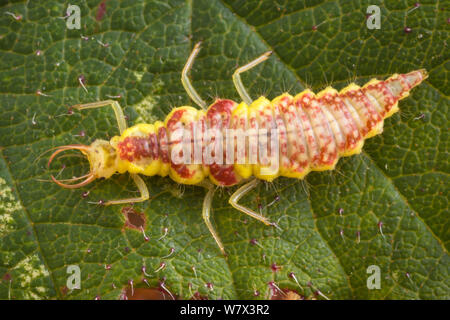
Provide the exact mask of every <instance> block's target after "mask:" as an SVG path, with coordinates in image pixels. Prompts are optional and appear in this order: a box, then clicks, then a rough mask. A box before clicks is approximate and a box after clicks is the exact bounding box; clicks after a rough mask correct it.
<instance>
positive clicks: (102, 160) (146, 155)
mask: <svg viewBox="0 0 450 320" xmlns="http://www.w3.org/2000/svg"><path fill="white" fill-rule="evenodd" d="M198 51H199V44H197V45H196V46H195V48H194V50H193V51H192V53H191V55H190V57H189V59H188V61H187V63H186V65H185V67H184V69H183V72H182V78H181V79H182V83H183V85H184V87H185V89H186V91H187V93H188V94H189V96H190V97H191V98H192V100H193V101H195V102H196V103H197V104H198V105H199V106H200V107H201V108H202V109H201V110H199V109H196V108H193V107H189V106H183V107H179V108H175V109H173V110H172V111H171V112H170V113H169V115H167V117H166V119H165V121H164V122H161V121H156V122H155V123H153V124H137V125H135V126H132V127H130V128H127V124H126V121H125V116H124V115H123V112H122V109H121V107H120V105H119V104H118V103H117V102H116V101H113V100H106V101H100V102H94V103H88V104H83V105H76V106H73V108H74V109H78V110H82V109H90V108H98V107H104V106H111V107H112V108H113V110H114V112H115V115H116V119H117V122H118V127H119V131H120V136H115V137H113V138H112V139H111V140H110V141H105V140H100V139H97V140H95V141H94V142H93V143H92V144H91V145H90V146H86V145H67V146H61V147H57V148H56V149H57V150H56V151H55V152H54V153H53V154H52V155H51V157H50V159H49V161H48V165H50V163H51V162H52V160H53V159H54V158H55V157H56V155H58V154H59V153H60V152H63V151H66V150H70V149H76V150H80V151H81V152H82V153H84V154H85V155H86V156H87V158H88V160H89V163H90V167H91V170H90V172H89V173H88V174H87V175H84V176H82V177H78V178H72V179H68V180H65V181H70V182H74V181H78V180H80V179H82V178H86V179H85V180H84V181H82V182H79V183H74V184H65V183H63V182H62V180H57V179H56V178H55V177H53V176H52V180H53V181H54V182H55V183H57V184H58V185H60V186H62V187H64V188H71V189H74V188H80V187H83V186H85V185H87V184H89V183H90V182H92V181H93V180H95V179H96V178H109V177H111V176H112V175H113V174H115V173H125V172H129V173H130V174H131V177H132V179H133V180H134V182H135V184H136V186H137V187H138V188H139V191H140V194H141V195H140V197H137V198H129V199H120V200H109V201H106V202H104V201H102V202H101V203H102V204H104V205H112V204H125V203H134V202H140V201H145V200H147V199H149V197H150V195H149V192H148V189H147V186H146V184H145V183H144V181H143V180H142V179H141V178H140V176H139V174H142V175H146V176H153V175H160V176H167V175H168V176H170V178H172V179H173V180H174V181H176V182H178V183H181V184H191V185H199V186H203V187H205V188H207V190H208V192H207V194H206V196H205V199H204V201H203V210H202V215H203V219H204V221H205V223H206V225H207V227H208V229H209V231H210V232H211V234H212V236H213V237H214V239H215V241H216V243H217V244H218V246H219V248H220V249H221V251H222V253H224V254H225V248H224V246H223V244H222V242H221V240H220V238H219V236H218V235H217V233H216V232H215V229H214V228H213V226H212V224H211V222H210V212H211V203H212V198H213V195H214V191H215V187H214V184H215V185H218V186H223V187H230V186H234V185H237V184H240V183H243V185H242V186H241V187H239V188H238V189H237V190H236V191H235V192H234V193H233V195H232V196H231V197H230V199H229V203H230V204H231V205H232V206H233V207H234V208H236V209H237V210H239V211H241V212H243V213H245V214H248V215H249V216H251V217H253V218H255V219H257V220H259V221H261V222H263V223H264V224H266V225H270V226H275V227H277V225H276V224H275V223H273V222H270V220H269V219H268V218H267V217H264V216H263V215H261V214H259V213H257V212H255V211H253V210H252V209H250V208H247V207H244V206H242V205H240V204H239V203H238V201H239V199H240V198H242V197H243V196H244V195H245V194H246V193H248V192H249V191H250V190H252V189H253V188H255V187H256V186H257V184H258V182H259V180H266V181H272V180H273V179H275V178H277V177H279V176H285V177H290V178H297V179H302V178H304V177H305V175H307V174H308V173H309V172H310V171H323V170H332V169H333V168H334V167H335V165H336V163H337V161H338V159H339V157H341V156H350V155H353V154H357V153H359V152H361V149H362V146H363V144H364V140H365V139H367V138H370V137H372V136H374V135H376V134H379V133H381V132H382V130H383V121H384V119H386V118H387V117H389V116H391V115H392V114H393V113H395V112H396V111H398V106H397V104H398V101H399V100H401V99H403V98H405V97H406V96H408V94H409V92H410V90H411V89H412V88H413V87H415V86H417V85H419V84H420V83H421V82H422V81H423V80H424V79H426V78H427V76H428V75H427V73H426V71H425V70H423V69H421V70H417V71H413V72H410V73H407V74H395V75H393V76H391V77H390V78H389V79H387V80H385V81H380V80H375V79H374V80H371V81H370V82H369V83H367V84H366V85H365V86H364V87H362V88H360V87H358V86H357V85H356V84H350V85H349V86H347V87H346V88H344V89H343V90H341V91H340V92H337V91H336V90H335V89H333V88H331V87H328V88H326V89H324V90H323V91H321V92H319V93H318V94H317V95H316V94H314V93H313V92H312V91H310V90H305V91H303V92H301V93H300V94H297V95H296V96H295V97H292V96H291V95H289V94H287V93H285V94H282V95H281V96H279V97H276V98H275V99H273V100H272V101H269V100H267V99H266V98H264V97H260V98H259V99H257V100H255V101H252V100H251V98H250V97H249V95H248V93H247V91H246V90H245V87H244V86H243V84H242V81H241V79H240V73H242V72H244V71H247V70H248V69H250V68H252V67H254V66H255V65H257V64H258V63H260V62H262V61H265V60H266V59H267V58H268V57H269V55H270V52H267V53H265V54H263V55H262V56H260V57H258V58H257V59H255V60H254V61H251V62H250V63H248V64H247V65H245V66H243V67H240V68H238V69H237V70H236V72H235V73H234V75H233V81H234V83H235V86H236V89H237V91H238V92H239V94H240V96H241V97H242V100H243V101H244V102H241V103H240V104H238V103H236V102H234V101H232V100H228V99H218V100H216V101H215V102H214V103H213V104H212V105H210V106H209V107H208V108H206V103H205V102H204V101H203V100H202V99H201V98H200V96H199V95H198V93H197V92H196V91H195V89H194V88H193V86H192V85H191V83H190V80H189V78H188V76H187V74H188V72H189V70H190V68H191V66H192V63H193V60H194V58H195V56H196V55H197V53H198ZM274 164H276V165H275V166H274ZM252 176H254V177H255V178H256V179H254V178H253V179H251V177H252ZM210 181H211V182H212V183H211V182H210Z"/></svg>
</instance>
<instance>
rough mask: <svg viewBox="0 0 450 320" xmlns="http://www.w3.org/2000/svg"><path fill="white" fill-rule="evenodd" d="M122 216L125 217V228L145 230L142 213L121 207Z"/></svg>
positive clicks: (144, 220)
mask: <svg viewBox="0 0 450 320" xmlns="http://www.w3.org/2000/svg"><path fill="white" fill-rule="evenodd" d="M122 214H123V215H124V216H125V219H126V221H125V227H126V228H131V229H136V230H142V229H145V225H146V218H145V214H144V213H143V212H138V211H136V210H134V208H133V207H123V208H122Z"/></svg>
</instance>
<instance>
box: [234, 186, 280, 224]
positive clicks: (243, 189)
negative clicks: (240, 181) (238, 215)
mask: <svg viewBox="0 0 450 320" xmlns="http://www.w3.org/2000/svg"><path fill="white" fill-rule="evenodd" d="M258 184H259V180H258V179H253V180H251V181H250V182H247V183H246V184H244V185H243V186H242V187H240V188H239V189H237V190H236V192H234V193H233V194H232V195H231V197H230V199H229V200H228V202H229V203H230V204H231V205H232V206H233V208H235V209H237V210H239V211H241V212H243V213H245V214H248V215H249V216H250V217H252V218H255V219H257V220H259V221H261V222H262V223H264V224H265V225H267V226H274V227H277V228H279V227H278V226H277V224H276V223H274V222H270V221H269V219H267V218H266V217H264V216H262V215H260V214H258V213H256V212H255V211H253V210H251V209H249V208H247V207H244V206H243V205H240V204H239V203H238V201H239V199H241V198H242V197H243V196H244V195H246V194H247V193H248V192H250V191H251V190H253V189H254V188H255V187H256V186H257V185H258Z"/></svg>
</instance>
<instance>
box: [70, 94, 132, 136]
mask: <svg viewBox="0 0 450 320" xmlns="http://www.w3.org/2000/svg"><path fill="white" fill-rule="evenodd" d="M106 106H111V107H112V108H113V110H114V113H115V115H116V119H117V124H118V126H119V131H120V134H122V132H124V131H125V129H126V128H127V122H126V120H125V115H124V114H123V111H122V108H121V107H120V104H119V103H118V102H117V101H114V100H104V101H98V102H91V103H85V104H76V105H74V106H72V108H74V109H77V110H84V109H94V108H101V107H106Z"/></svg>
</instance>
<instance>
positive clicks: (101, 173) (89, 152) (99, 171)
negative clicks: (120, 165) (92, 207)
mask: <svg viewBox="0 0 450 320" xmlns="http://www.w3.org/2000/svg"><path fill="white" fill-rule="evenodd" d="M67 150H79V151H81V153H83V154H84V155H85V156H86V158H87V160H88V161H89V165H90V170H89V172H88V173H87V174H85V175H83V176H81V177H76V178H72V179H66V180H57V179H56V178H55V177H54V176H53V175H52V176H51V178H52V180H53V182H55V183H56V184H57V185H59V186H60V187H63V188H67V189H77V188H81V187H84V186H86V185H88V184H89V183H91V182H92V181H94V180H95V179H98V178H109V177H111V176H112V175H113V174H114V173H115V172H116V152H115V149H114V148H113V147H112V146H111V145H110V144H109V142H108V141H105V140H95V141H94V142H93V143H92V144H91V145H90V146H86V145H83V144H71V145H66V146H61V147H58V148H56V151H55V152H53V154H52V155H51V156H50V158H49V160H48V163H47V167H50V164H51V163H52V161H53V159H54V158H55V157H56V156H57V155H58V154H59V153H61V152H63V151H67ZM83 178H86V179H85V180H84V181H82V182H79V183H75V184H65V183H63V182H61V181H77V180H80V179H83Z"/></svg>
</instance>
